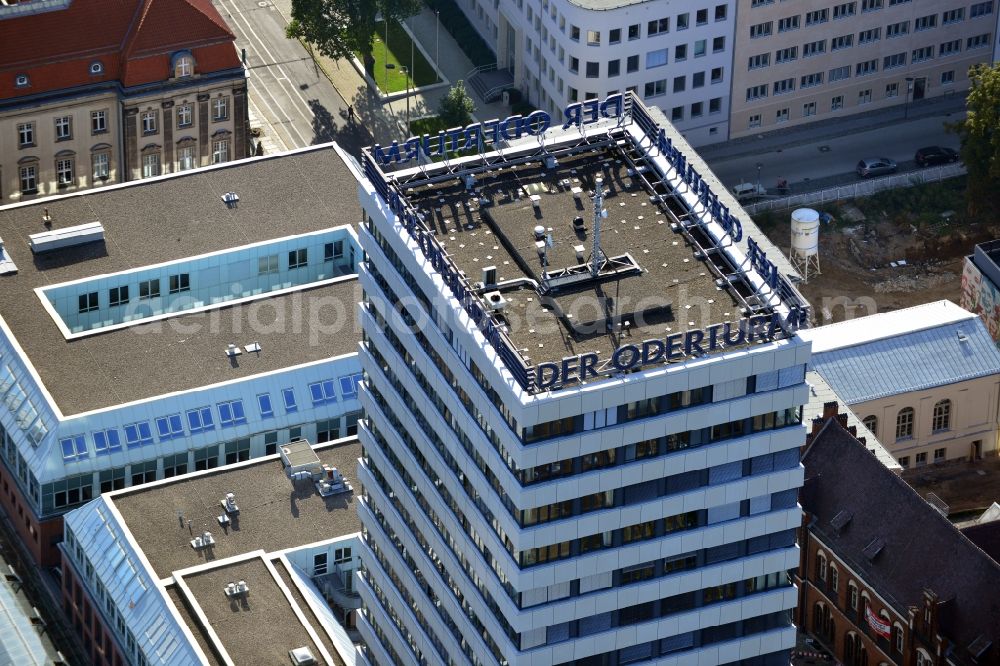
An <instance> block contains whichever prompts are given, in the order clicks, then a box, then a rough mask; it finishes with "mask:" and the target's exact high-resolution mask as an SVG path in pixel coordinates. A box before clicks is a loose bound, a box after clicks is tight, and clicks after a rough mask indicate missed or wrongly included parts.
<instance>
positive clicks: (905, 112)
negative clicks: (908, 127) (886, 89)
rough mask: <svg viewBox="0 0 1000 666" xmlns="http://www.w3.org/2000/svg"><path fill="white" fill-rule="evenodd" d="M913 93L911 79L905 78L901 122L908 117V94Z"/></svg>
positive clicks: (909, 77) (910, 77)
mask: <svg viewBox="0 0 1000 666" xmlns="http://www.w3.org/2000/svg"><path fill="white" fill-rule="evenodd" d="M912 92H913V77H912V76H908V77H906V102H905V103H904V104H903V120H906V119H907V118H909V117H910V93H912Z"/></svg>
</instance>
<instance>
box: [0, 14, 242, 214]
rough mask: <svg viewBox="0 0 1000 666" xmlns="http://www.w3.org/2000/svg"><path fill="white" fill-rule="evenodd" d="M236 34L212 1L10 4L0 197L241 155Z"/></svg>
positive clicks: (2, 38) (1, 84) (2, 37)
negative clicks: (234, 34)
mask: <svg viewBox="0 0 1000 666" xmlns="http://www.w3.org/2000/svg"><path fill="white" fill-rule="evenodd" d="M234 40H235V37H234V36H233V33H232V32H231V31H230V30H229V28H228V27H227V26H226V24H225V21H223V19H222V17H221V16H220V15H219V12H218V11H217V10H216V9H215V8H214V7H213V6H212V3H211V1H210V0H31V1H26V0H21V2H11V1H10V0H8V1H7V3H6V4H4V5H2V6H0V205H2V204H9V203H14V202H17V201H24V200H27V199H31V198H35V197H37V196H46V195H52V194H57V193H62V192H72V191H77V190H81V189H85V188H89V187H94V186H100V185H106V184H111V183H117V182H122V181H127V180H135V179H138V178H148V177H151V176H157V175H160V174H164V173H172V172H175V171H182V170H185V169H191V168H195V167H198V166H204V165H207V164H213V163H218V162H227V161H229V160H233V159H240V158H242V157H245V156H246V155H247V153H248V140H249V139H248V131H249V130H248V123H247V100H246V75H245V73H244V69H243V65H242V63H241V62H240V57H239V55H238V53H237V52H236V48H235V46H234Z"/></svg>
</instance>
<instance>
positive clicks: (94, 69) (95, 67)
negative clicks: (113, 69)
mask: <svg viewBox="0 0 1000 666" xmlns="http://www.w3.org/2000/svg"><path fill="white" fill-rule="evenodd" d="M90 73H91V74H95V75H96V74H103V73H104V63H102V62H99V61H95V62H92V63H90Z"/></svg>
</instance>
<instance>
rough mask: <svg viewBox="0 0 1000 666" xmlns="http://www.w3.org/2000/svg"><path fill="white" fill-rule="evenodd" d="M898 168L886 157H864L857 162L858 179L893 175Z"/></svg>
mask: <svg viewBox="0 0 1000 666" xmlns="http://www.w3.org/2000/svg"><path fill="white" fill-rule="evenodd" d="M897 168H899V166H898V165H897V164H896V162H895V161H893V160H890V159H889V158H888V157H866V158H865V159H863V160H861V161H860V162H858V168H857V170H858V177H860V178H867V177H868V176H882V175H885V174H887V173H894V172H895V171H896V169H897Z"/></svg>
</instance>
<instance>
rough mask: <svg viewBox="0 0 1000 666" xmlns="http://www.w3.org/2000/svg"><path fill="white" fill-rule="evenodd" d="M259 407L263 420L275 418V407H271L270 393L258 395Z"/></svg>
mask: <svg viewBox="0 0 1000 666" xmlns="http://www.w3.org/2000/svg"><path fill="white" fill-rule="evenodd" d="M257 406H258V407H260V415H261V418H265V419H269V418H271V417H272V416H274V407H272V406H271V394H270V393H261V394H260V395H258V396H257Z"/></svg>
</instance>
